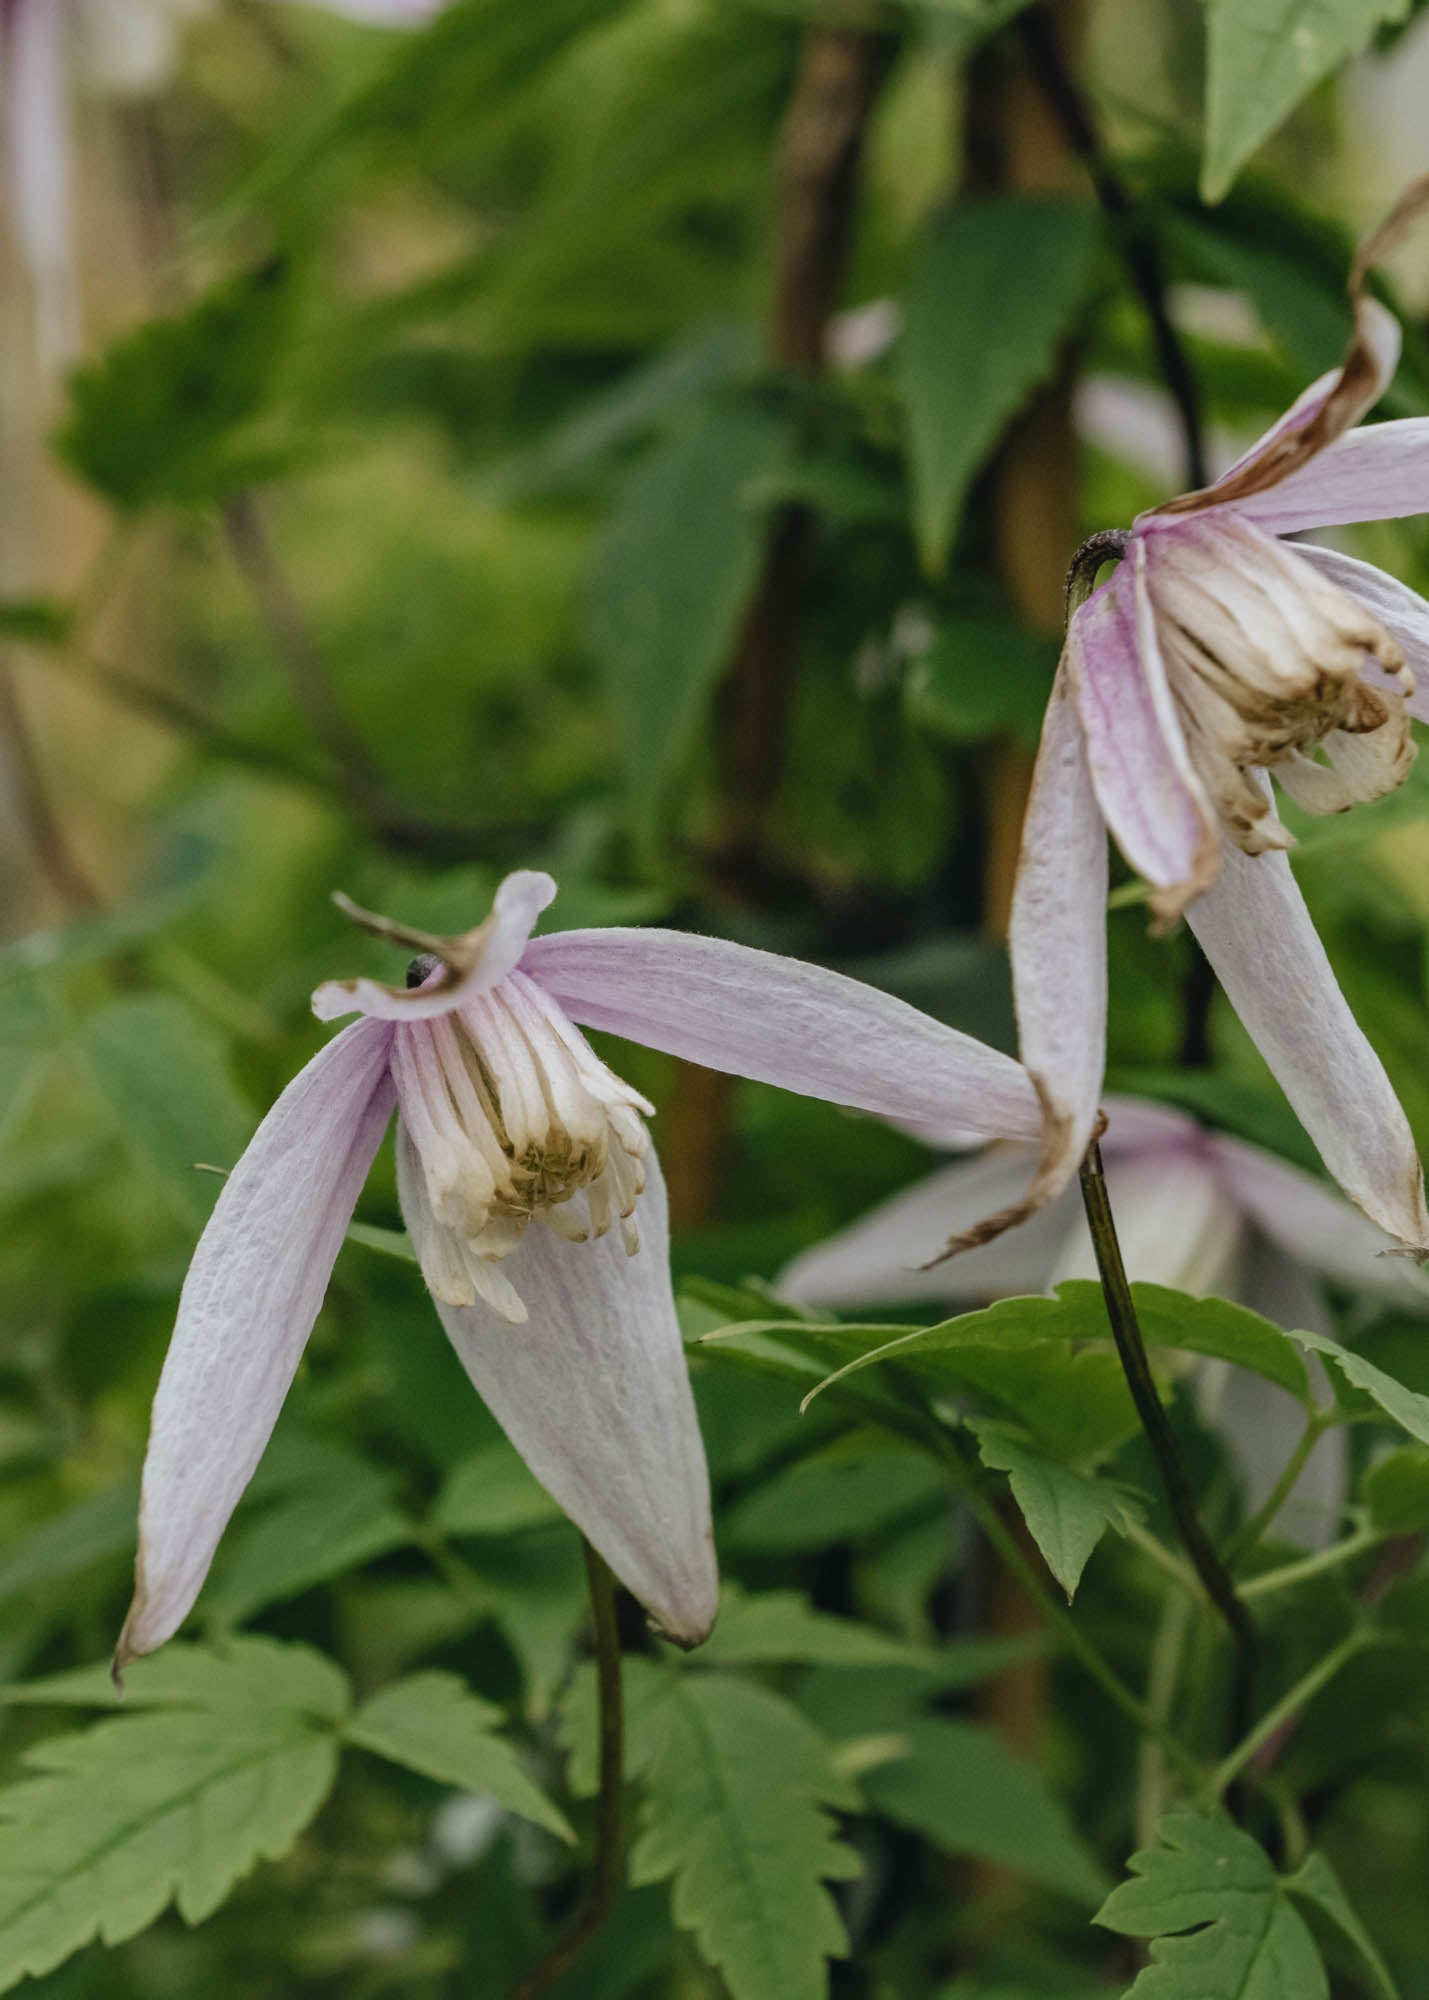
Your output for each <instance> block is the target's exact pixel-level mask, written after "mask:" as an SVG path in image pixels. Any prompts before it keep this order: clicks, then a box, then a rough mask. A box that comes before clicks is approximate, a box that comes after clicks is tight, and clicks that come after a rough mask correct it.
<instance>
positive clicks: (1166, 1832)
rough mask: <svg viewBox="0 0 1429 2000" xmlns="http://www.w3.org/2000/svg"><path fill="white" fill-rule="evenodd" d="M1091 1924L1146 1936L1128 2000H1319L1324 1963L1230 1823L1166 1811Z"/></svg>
mask: <svg viewBox="0 0 1429 2000" xmlns="http://www.w3.org/2000/svg"><path fill="white" fill-rule="evenodd" d="M1156 1832H1157V1840H1158V1845H1157V1846H1155V1847H1149V1848H1143V1849H1141V1850H1140V1851H1139V1852H1138V1853H1136V1854H1133V1855H1132V1857H1131V1862H1130V1866H1131V1869H1132V1871H1133V1879H1132V1880H1131V1881H1129V1882H1123V1883H1121V1884H1120V1885H1119V1886H1118V1887H1117V1888H1115V1889H1113V1890H1112V1892H1111V1894H1110V1896H1108V1897H1107V1900H1106V1902H1105V1903H1104V1904H1103V1905H1102V1907H1101V1909H1100V1910H1099V1911H1098V1912H1097V1917H1096V1921H1097V1922H1098V1923H1099V1924H1104V1925H1105V1926H1106V1928H1107V1929H1108V1930H1113V1931H1120V1932H1122V1933H1123V1935H1124V1936H1127V1937H1143V1938H1150V1939H1152V1940H1153V1942H1152V1946H1151V1961H1152V1962H1151V1964H1150V1965H1149V1966H1148V1967H1147V1968H1146V1970H1145V1971H1144V1972H1143V1973H1142V1974H1141V1976H1140V1978H1139V1979H1138V1980H1137V1981H1136V1983H1135V1985H1134V1986H1133V1987H1132V1988H1131V1992H1132V1993H1133V1994H1135V1996H1136V2000H1328V1996H1329V1991H1330V1988H1329V1981H1328V1979H1327V1978H1326V1976H1325V1966H1324V1961H1323V1960H1322V1959H1321V1957H1320V1954H1319V1952H1318V1951H1317V1949H1316V1947H1315V1942H1314V1939H1313V1938H1312V1937H1311V1935H1310V1932H1309V1929H1308V1928H1307V1926H1306V1923H1305V1920H1304V1918H1303V1917H1302V1916H1301V1915H1300V1914H1299V1912H1298V1911H1297V1910H1296V1909H1295V1907H1294V1905H1293V1904H1292V1902H1291V1900H1290V1896H1289V1894H1288V1890H1289V1886H1290V1885H1289V1884H1288V1883H1286V1882H1284V1881H1282V1880H1280V1879H1279V1878H1278V1877H1277V1875H1276V1873H1275V1870H1274V1868H1273V1867H1272V1866H1271V1864H1270V1861H1269V1859H1268V1858H1267V1856H1266V1854H1265V1851H1264V1850H1263V1849H1262V1848H1261V1847H1260V1846H1259V1845H1258V1844H1257V1843H1256V1842H1255V1841H1254V1840H1252V1839H1251V1837H1250V1835H1249V1834H1247V1833H1242V1832H1241V1831H1240V1830H1239V1828H1237V1827H1235V1826H1233V1825H1232V1823H1231V1822H1230V1820H1228V1819H1224V1818H1220V1817H1211V1816H1207V1815H1203V1814H1199V1813H1190V1812H1174V1813H1167V1814H1166V1815H1165V1817H1164V1818H1163V1819H1162V1820H1161V1822H1160V1824H1159V1825H1158V1827H1157V1829H1156Z"/></svg>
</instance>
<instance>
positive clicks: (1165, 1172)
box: [1046, 1148, 1245, 1298]
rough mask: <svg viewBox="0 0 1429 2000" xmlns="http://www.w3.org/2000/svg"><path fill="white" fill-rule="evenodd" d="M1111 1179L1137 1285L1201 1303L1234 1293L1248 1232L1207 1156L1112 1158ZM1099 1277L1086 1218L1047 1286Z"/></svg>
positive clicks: (1178, 1152) (1076, 1222)
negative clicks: (1159, 1288)
mask: <svg viewBox="0 0 1429 2000" xmlns="http://www.w3.org/2000/svg"><path fill="white" fill-rule="evenodd" d="M1106 1176H1107V1188H1108V1191H1109V1193H1110V1195H1111V1203H1112V1208H1113V1210H1114V1211H1115V1214H1116V1226H1117V1234H1118V1236H1119V1238H1120V1241H1121V1254H1122V1259H1123V1261H1124V1263H1125V1265H1126V1272H1127V1276H1128V1277H1129V1278H1131V1279H1132V1280H1133V1282H1140V1283H1144V1284H1152V1285H1169V1286H1170V1287H1171V1288H1172V1289H1173V1290H1175V1291H1178V1292H1190V1293H1192V1294H1193V1295H1194V1296H1196V1297H1198V1298H1200V1297H1205V1296H1207V1295H1208V1294H1211V1293H1221V1294H1224V1293H1227V1292H1229V1291H1230V1290H1231V1289H1232V1288H1233V1286H1234V1283H1235V1279H1236V1276H1237V1274H1238V1268H1239V1263H1240V1254H1241V1249H1242V1246H1243V1243H1244V1238H1245V1227H1244V1224H1243V1223H1242V1221H1241V1218H1240V1215H1239V1213H1238V1212H1237V1210H1236V1207H1235V1204H1234V1202H1233V1200H1232V1199H1231V1197H1230V1195H1229V1193H1228V1191H1227V1189H1226V1188H1225V1187H1224V1185H1223V1184H1222V1182H1221V1180H1220V1177H1219V1176H1218V1174H1217V1173H1216V1170H1215V1167H1214V1164H1213V1162H1212V1160H1211V1158H1210V1156H1209V1155H1208V1154H1207V1153H1206V1152H1205V1151H1203V1150H1199V1149H1197V1150H1192V1149H1191V1148H1173V1149H1171V1150H1169V1151H1166V1152H1151V1153H1140V1154H1136V1155H1130V1154H1123V1155H1121V1156H1114V1157H1112V1158H1111V1159H1108V1160H1107V1161H1106ZM1097 1275H1098V1273H1097V1262H1096V1255H1095V1252H1094V1251H1093V1248H1092V1240H1091V1233H1090V1231H1089V1230H1088V1228H1087V1223H1086V1217H1085V1215H1082V1214H1077V1215H1076V1216H1075V1218H1074V1219H1073V1221H1072V1224H1071V1227H1070V1229H1069V1234H1068V1240H1067V1243H1066V1245H1065V1247H1064V1249H1063V1251H1062V1254H1061V1256H1060V1257H1059V1258H1058V1260H1057V1263H1056V1265H1055V1267H1054V1269H1053V1270H1052V1272H1051V1274H1050V1276H1049V1277H1048V1279H1047V1280H1046V1282H1047V1284H1048V1285H1049V1286H1054V1285H1058V1284H1060V1283H1061V1282H1062V1280H1063V1279H1064V1278H1095V1277H1096V1276H1097Z"/></svg>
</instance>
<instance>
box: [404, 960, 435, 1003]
mask: <svg viewBox="0 0 1429 2000" xmlns="http://www.w3.org/2000/svg"><path fill="white" fill-rule="evenodd" d="M440 964H441V960H440V959H439V958H438V957H437V955H436V953H435V952H430V951H424V952H420V953H419V954H418V955H417V957H416V958H414V959H413V960H412V963H411V964H410V965H409V966H408V967H407V991H408V992H409V993H410V992H411V991H412V990H413V989H414V988H415V987H418V986H425V985H426V983H427V981H428V980H429V979H430V978H431V976H432V974H433V973H434V972H435V971H436V969H437V967H438V966H439V965H440Z"/></svg>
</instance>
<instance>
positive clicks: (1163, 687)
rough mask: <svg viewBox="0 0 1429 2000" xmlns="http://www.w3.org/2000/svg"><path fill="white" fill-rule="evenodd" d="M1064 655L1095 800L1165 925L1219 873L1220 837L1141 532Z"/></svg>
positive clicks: (1081, 613)
mask: <svg viewBox="0 0 1429 2000" xmlns="http://www.w3.org/2000/svg"><path fill="white" fill-rule="evenodd" d="M1064 661H1065V669H1066V673H1067V675H1068V676H1069V677H1070V680H1071V685H1072V690H1073V693H1074V694H1075V696H1076V703H1077V713H1078V716H1079V717H1080V719H1081V725H1082V733H1083V736H1084V737H1085V740H1086V756H1087V767H1088V769H1089V771H1090V772H1091V780H1092V786H1093V789H1094V790H1095V792H1096V795H1097V802H1098V804H1099V805H1100V806H1101V809H1102V813H1103V815H1104V817H1105V819H1106V823H1107V825H1108V826H1109V827H1110V828H1111V831H1112V833H1113V835H1114V836H1115V838H1116V843H1117V846H1118V847H1119V848H1120V849H1121V851H1122V853H1123V854H1124V855H1125V856H1126V858H1127V860H1128V861H1129V862H1130V863H1131V866H1132V867H1133V868H1134V869H1135V870H1136V872H1137V874H1138V875H1141V876H1144V877H1145V879H1146V880H1147V881H1148V882H1149V883H1150V884H1151V888H1152V898H1151V901H1152V908H1153V909H1154V910H1155V912H1156V916H1157V919H1158V922H1159V923H1160V925H1161V926H1162V927H1164V926H1166V925H1168V924H1170V923H1174V921H1175V920H1176V918H1177V917H1179V916H1180V914H1181V912H1182V910H1183V908H1184V907H1185V904H1186V902H1187V900H1188V899H1189V898H1190V897H1191V896H1194V895H1197V894H1199V892H1200V891H1201V890H1202V889H1203V888H1205V886H1206V884H1207V883H1208V882H1210V881H1211V880H1212V879H1213V878H1214V876H1215V872H1216V866H1217V862H1218V859H1219V840H1218V837H1217V833H1216V824H1215V819H1214V816H1213V814H1212V812H1211V808H1210V805H1209V803H1208V802H1207V799H1206V795H1205V793H1204V791H1203V790H1202V788H1201V783H1200V780H1199V779H1198V778H1197V776H1196V774H1195V772H1194V771H1193V770H1192V768H1191V760H1190V756H1189V754H1188V753H1187V749H1186V740H1185V737H1184V736H1183V735H1182V732H1181V724H1180V721H1179V720H1178V718H1177V715H1176V709H1175V704H1174V703H1173V701H1172V699H1171V690H1170V687H1169V686H1168V684H1167V680H1166V668H1165V665H1164V663H1163V661H1162V658H1161V648H1160V646H1159V645H1158V643H1157V638H1156V621H1155V619H1154V617H1153V616H1152V611H1151V598H1150V593H1149V590H1148V588H1147V575H1146V547H1145V542H1144V540H1143V538H1141V537H1137V538H1136V539H1134V540H1133V542H1132V544H1131V547H1130V548H1129V549H1128V551H1127V553H1126V556H1125V558H1124V559H1123V561H1122V563H1121V565H1120V567H1119V568H1118V570H1117V572H1116V574H1115V576H1114V577H1113V578H1112V579H1111V581H1110V582H1109V583H1104V584H1103V585H1102V587H1101V589H1100V590H1098V591H1095V592H1094V593H1093V595H1092V596H1091V597H1090V598H1088V600H1087V602H1086V603H1085V604H1084V605H1082V607H1081V608H1080V610H1078V611H1077V612H1076V613H1075V615H1074V616H1073V618H1072V622H1071V627H1070V629H1069V631H1068V633H1067V647H1066V652H1065V655H1064Z"/></svg>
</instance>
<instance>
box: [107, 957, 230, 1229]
mask: <svg viewBox="0 0 1429 2000" xmlns="http://www.w3.org/2000/svg"><path fill="white" fill-rule="evenodd" d="M79 1041H80V1047H81V1049H82V1050H83V1052H84V1056H85V1058H86V1060H87V1062H88V1064H89V1067H90V1070H91V1072H92V1074H93V1076H94V1080H95V1082H96V1083H97V1084H98V1086H99V1090H100V1093H101V1095H102V1096H103V1097H104V1099H105V1101H106V1103H107V1104H108V1106H109V1109H110V1112H111V1113H112V1115H113V1117H114V1121H115V1124H116V1125H117V1127H118V1129H119V1134H120V1137H121V1138H122V1139H123V1140H124V1143H125V1145H126V1146H128V1147H129V1148H130V1150H131V1151H132V1152H133V1153H134V1154H135V1156H136V1157H137V1158H138V1159H139V1160H140V1161H141V1162H142V1164H143V1165H144V1166H146V1167H148V1168H149V1169H151V1170H152V1172H153V1173H154V1174H156V1175H157V1177H158V1178H159V1180H160V1181H161V1182H162V1184H163V1186H164V1189H165V1191H166V1192H167V1194H168V1195H169V1197H170V1199H171V1200H172V1202H173V1204H174V1206H175V1208H177V1210H178V1211H179V1213H180V1214H181V1215H182V1216H183V1217H184V1218H185V1219H186V1220H187V1221H189V1222H192V1223H195V1224H201V1223H203V1222H204V1221H206V1220H207V1217H208V1213H209V1210H210V1209H211V1208H212V1207H213V1204H214V1202H215V1200H216V1199H217V1197H218V1189H219V1186H220V1183H219V1180H218V1178H217V1176H215V1175H213V1174H204V1173H200V1172H198V1171H197V1169H198V1167H199V1166H200V1164H212V1165H214V1166H221V1167H231V1166H232V1165H233V1163H234V1161H235V1160H236V1159H237V1158H238V1156H239V1154H240V1153H241V1152H242V1151H243V1148H244V1147H245V1146H246V1145H247V1143H248V1139H249V1135H250V1134H251V1132H252V1130H253V1117H252V1114H251V1113H250V1111H249V1109H248V1107H247V1105H246V1104H245V1103H244V1102H243V1099H242V1098H241V1097H240V1096H239V1094H238V1089H237V1087H236V1085H235V1084H234V1081H233V1076H232V1072H231V1070H230V1067H229V1055H228V1048H227V1045H226V1043H225V1042H224V1040H223V1037H222V1036H221V1035H219V1034H218V1033H217V1032H216V1031H215V1030H214V1029H213V1028H211V1027H210V1026H209V1024H208V1022H207V1021H205V1020H203V1019H201V1018H200V1016H199V1015H197V1014H196V1013H195V1012H194V1011H193V1009H192V1008H191V1007H189V1006H188V1004H187V1003H186V1002H185V1001H183V1000H180V999H179V998H178V996H177V995H176V994H173V993H124V994H121V995H120V996H119V998H118V999H116V1000H111V1001H109V1002H108V1004H107V1005H106V1006H104V1007H101V1008H100V1010H99V1011H98V1013H95V1014H91V1015H90V1016H89V1018H88V1019H87V1020H86V1021H85V1023H84V1025H83V1027H82V1028H81V1030H80V1037H79Z"/></svg>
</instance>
